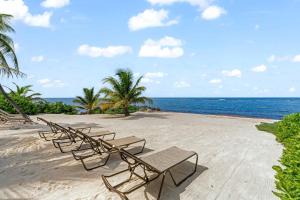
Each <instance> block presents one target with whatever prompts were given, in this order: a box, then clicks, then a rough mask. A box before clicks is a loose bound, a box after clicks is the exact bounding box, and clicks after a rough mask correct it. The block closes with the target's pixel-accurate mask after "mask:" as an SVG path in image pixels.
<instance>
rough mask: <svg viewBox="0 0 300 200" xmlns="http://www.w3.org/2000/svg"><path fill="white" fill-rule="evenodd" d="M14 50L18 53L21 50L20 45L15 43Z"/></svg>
mask: <svg viewBox="0 0 300 200" xmlns="http://www.w3.org/2000/svg"><path fill="white" fill-rule="evenodd" d="M14 49H15V51H16V52H18V51H19V50H20V45H19V43H14Z"/></svg>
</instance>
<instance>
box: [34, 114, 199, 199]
mask: <svg viewBox="0 0 300 200" xmlns="http://www.w3.org/2000/svg"><path fill="white" fill-rule="evenodd" d="M38 120H39V121H43V122H45V123H46V124H47V125H48V127H49V129H48V130H43V131H39V136H40V137H41V138H43V139H44V140H46V141H52V143H53V145H54V147H55V148H58V149H60V151H61V152H62V153H65V152H68V151H71V152H72V155H73V157H74V159H76V160H80V161H81V163H82V165H83V167H84V168H85V169H86V170H92V169H95V168H98V167H102V166H104V165H106V164H107V162H108V160H109V158H110V156H111V155H112V154H114V153H119V155H120V158H121V159H122V160H123V161H124V162H126V163H127V164H128V168H127V169H125V170H122V171H119V172H117V173H113V174H110V175H102V180H103V182H104V184H105V186H106V187H107V188H108V190H109V191H111V192H115V193H117V194H118V195H119V196H120V197H121V198H122V199H124V200H127V199H128V197H127V195H128V194H129V193H131V192H133V191H135V190H137V189H139V188H141V187H143V186H145V185H147V184H148V183H150V182H152V181H154V180H156V179H157V178H159V177H161V176H162V180H161V184H160V187H159V192H158V197H157V199H160V196H161V192H162V189H163V185H164V180H165V176H166V175H167V174H170V176H171V179H172V181H173V182H174V184H175V185H176V186H179V185H180V184H181V183H183V182H184V181H185V180H186V179H188V178H189V177H190V176H192V175H193V174H194V173H195V172H196V170H197V165H198V154H197V153H195V152H193V151H187V150H183V149H181V148H179V147H176V146H173V147H170V148H167V149H165V150H162V151H159V152H156V153H153V154H151V155H149V156H145V157H137V154H139V153H141V152H143V150H144V147H145V144H146V140H145V139H143V138H138V137H135V136H129V137H123V138H117V139H116V138H115V137H116V133H114V132H110V131H97V132H92V131H91V127H78V128H75V127H73V128H72V127H69V126H63V125H60V124H56V123H53V122H50V121H47V120H45V119H43V118H38ZM137 144H139V145H138V147H139V150H138V151H137V152H135V153H132V152H130V151H129V149H130V150H131V148H132V146H135V145H137ZM67 149H68V150H67ZM91 157H97V158H98V159H99V163H98V165H96V166H89V163H88V162H87V160H88V159H89V158H91ZM191 158H195V165H194V167H193V169H192V170H191V172H190V173H189V174H188V175H186V176H185V177H184V178H183V179H181V180H176V178H175V176H174V174H173V172H172V170H173V169H174V168H175V167H177V166H179V165H180V164H182V163H183V162H185V161H187V160H190V159H191ZM125 173H127V174H128V175H129V178H126V179H125V180H124V181H121V182H120V183H118V184H117V185H112V183H111V182H110V178H113V177H116V176H119V175H120V174H125ZM136 178H137V179H139V180H140V181H139V183H136V181H133V182H134V183H135V184H133V186H132V184H131V183H130V182H132V180H134V179H136ZM126 184H127V185H130V186H131V187H130V188H127V189H126V190H123V189H121V187H123V186H125V185H126Z"/></svg>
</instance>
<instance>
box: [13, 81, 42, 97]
mask: <svg viewBox="0 0 300 200" xmlns="http://www.w3.org/2000/svg"><path fill="white" fill-rule="evenodd" d="M13 84H14V85H15V87H16V89H15V90H13V89H10V92H11V93H12V94H13V95H16V96H22V97H25V98H28V99H31V100H43V99H42V98H41V95H42V94H41V93H38V92H34V91H33V90H32V89H31V88H32V85H25V86H19V85H17V84H16V83H13Z"/></svg>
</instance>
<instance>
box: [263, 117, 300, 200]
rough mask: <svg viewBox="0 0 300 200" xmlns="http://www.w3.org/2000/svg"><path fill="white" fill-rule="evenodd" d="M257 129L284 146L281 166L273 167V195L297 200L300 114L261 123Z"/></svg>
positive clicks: (299, 167)
mask: <svg viewBox="0 0 300 200" xmlns="http://www.w3.org/2000/svg"><path fill="white" fill-rule="evenodd" d="M257 128H258V129H259V130H264V131H268V132H271V133H273V134H275V136H276V139H277V141H278V142H280V143H281V144H282V145H283V146H284V150H283V154H282V156H281V158H280V160H279V162H280V164H281V165H276V166H273V169H274V170H275V171H276V175H275V179H276V180H275V184H276V191H274V192H273V193H274V194H275V195H276V196H277V197H279V198H280V199H282V200H292V199H295V200H299V199H300V159H299V158H300V113H295V114H290V115H288V116H286V117H284V118H283V120H281V121H279V122H276V123H273V124H267V125H266V124H265V123H262V124H260V125H258V126H257Z"/></svg>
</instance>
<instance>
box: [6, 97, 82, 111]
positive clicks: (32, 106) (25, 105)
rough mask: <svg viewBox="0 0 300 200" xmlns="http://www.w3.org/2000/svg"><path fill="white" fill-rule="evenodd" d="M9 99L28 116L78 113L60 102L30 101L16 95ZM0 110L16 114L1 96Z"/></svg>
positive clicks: (73, 108) (72, 107)
mask: <svg viewBox="0 0 300 200" xmlns="http://www.w3.org/2000/svg"><path fill="white" fill-rule="evenodd" d="M10 97H11V98H12V99H13V100H14V101H15V102H16V104H17V105H19V106H20V108H21V109H22V110H23V111H24V112H25V113H26V114H28V115H35V114H38V113H49V114H60V113H65V114H77V113H78V111H77V109H76V108H75V107H74V106H71V105H67V104H64V103H62V102H55V103H50V102H46V101H32V100H31V99H29V98H26V97H23V96H17V95H11V94H10ZM0 109H2V110H4V111H6V112H8V113H11V114H16V113H17V112H16V110H15V109H14V107H13V106H12V105H11V104H10V103H8V102H7V101H6V99H5V98H4V96H3V95H0Z"/></svg>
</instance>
